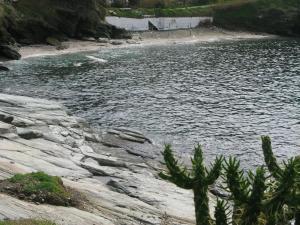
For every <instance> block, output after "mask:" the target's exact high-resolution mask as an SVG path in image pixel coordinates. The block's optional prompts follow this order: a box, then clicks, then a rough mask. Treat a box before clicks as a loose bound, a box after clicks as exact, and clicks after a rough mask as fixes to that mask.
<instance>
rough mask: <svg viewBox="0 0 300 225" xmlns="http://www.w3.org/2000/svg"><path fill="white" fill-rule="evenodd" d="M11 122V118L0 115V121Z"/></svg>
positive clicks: (12, 118)
mask: <svg viewBox="0 0 300 225" xmlns="http://www.w3.org/2000/svg"><path fill="white" fill-rule="evenodd" d="M13 120H14V117H13V116H10V115H6V114H2V113H0V121H2V122H5V123H11V122H12V121H13Z"/></svg>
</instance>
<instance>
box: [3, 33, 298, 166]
mask: <svg viewBox="0 0 300 225" xmlns="http://www.w3.org/2000/svg"><path fill="white" fill-rule="evenodd" d="M87 55H92V56H95V57H98V58H101V59H105V60H107V61H108V62H107V63H105V64H99V63H93V62H92V61H91V60H90V59H89V58H87V57H86V56H87ZM9 66H10V67H11V68H12V71H10V72H8V73H5V72H1V73H0V91H1V92H5V93H13V94H20V95H27V96H33V97H41V98H48V99H54V100H59V101H61V102H62V103H64V104H65V105H66V106H67V107H68V108H69V109H70V111H71V112H72V113H74V114H76V115H78V116H80V117H84V118H86V119H87V120H88V121H89V122H90V123H91V124H92V125H93V126H95V127H96V128H101V129H103V128H108V127H118V126H123V127H130V128H134V129H138V130H141V131H142V132H144V133H145V134H147V135H148V136H150V137H151V138H153V139H154V140H155V141H156V142H157V143H159V144H163V143H165V142H170V143H173V145H174V147H176V149H177V150H178V151H180V152H182V153H183V154H186V153H189V152H190V151H191V149H192V147H193V145H194V144H195V143H196V142H200V143H202V144H203V145H204V147H205V153H206V155H207V157H208V159H210V158H212V157H211V156H214V155H216V154H219V153H223V154H225V155H230V154H233V155H236V156H238V157H239V158H240V159H241V160H242V162H243V164H244V165H246V164H247V165H250V166H256V165H259V164H261V162H262V159H261V157H262V152H261V147H260V135H270V136H271V137H272V139H273V143H274V151H275V152H276V155H277V156H279V157H281V158H283V159H284V158H287V157H288V156H293V155H296V154H300V113H299V112H300V40H291V39H278V40H277V39H273V40H250V41H226V42H216V43H194V44H177V45H166V46H151V47H143V48H142V47H131V48H120V49H105V50H101V51H100V52H91V53H78V54H72V55H64V56H56V57H49V56H48V57H42V58H31V59H25V60H21V61H18V62H13V63H11V64H10V65H9Z"/></svg>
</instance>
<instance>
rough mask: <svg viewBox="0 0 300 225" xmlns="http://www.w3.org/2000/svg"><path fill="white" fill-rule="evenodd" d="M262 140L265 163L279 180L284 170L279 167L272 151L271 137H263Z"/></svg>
mask: <svg viewBox="0 0 300 225" xmlns="http://www.w3.org/2000/svg"><path fill="white" fill-rule="evenodd" d="M261 140H262V149H263V153H264V159H265V163H266V165H267V167H268V170H269V171H270V173H271V174H272V176H273V177H274V178H276V179H277V178H279V176H281V175H282V169H281V168H280V166H279V165H278V163H277V160H276V158H275V156H274V153H273V151H272V145H271V139H270V137H269V136H262V137H261Z"/></svg>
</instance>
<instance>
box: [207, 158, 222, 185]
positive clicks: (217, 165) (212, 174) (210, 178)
mask: <svg viewBox="0 0 300 225" xmlns="http://www.w3.org/2000/svg"><path fill="white" fill-rule="evenodd" d="M223 161H224V157H223V156H220V157H216V159H215V162H214V164H213V165H212V168H211V170H210V171H209V172H207V177H206V183H207V184H208V185H212V184H213V183H214V182H215V181H216V180H217V179H218V178H219V176H220V175H221V170H222V165H223Z"/></svg>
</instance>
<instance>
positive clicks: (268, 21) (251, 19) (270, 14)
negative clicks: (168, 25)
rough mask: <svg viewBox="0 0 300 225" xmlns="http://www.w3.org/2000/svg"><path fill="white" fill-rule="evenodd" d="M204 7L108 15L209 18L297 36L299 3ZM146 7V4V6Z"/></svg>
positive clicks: (260, 0)
mask: <svg viewBox="0 0 300 225" xmlns="http://www.w3.org/2000/svg"><path fill="white" fill-rule="evenodd" d="M207 2H208V4H206V5H198V6H191V5H189V4H187V6H183V5H182V4H181V5H180V4H177V5H175V6H174V4H173V5H172V4H171V3H170V5H168V4H167V3H163V4H160V5H161V6H160V7H152V8H147V7H145V6H146V5H147V4H144V5H143V4H141V5H142V6H144V8H143V7H141V8H133V9H126V8H125V9H124V8H123V9H122V8H111V9H109V10H108V14H109V15H111V16H119V17H129V18H143V17H145V16H155V17H196V16H212V17H213V18H214V25H216V26H218V27H222V28H226V29H231V30H245V31H253V32H264V33H271V34H278V35H283V36H300V1H299V0H216V1H214V0H212V1H207ZM148 5H149V4H148Z"/></svg>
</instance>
